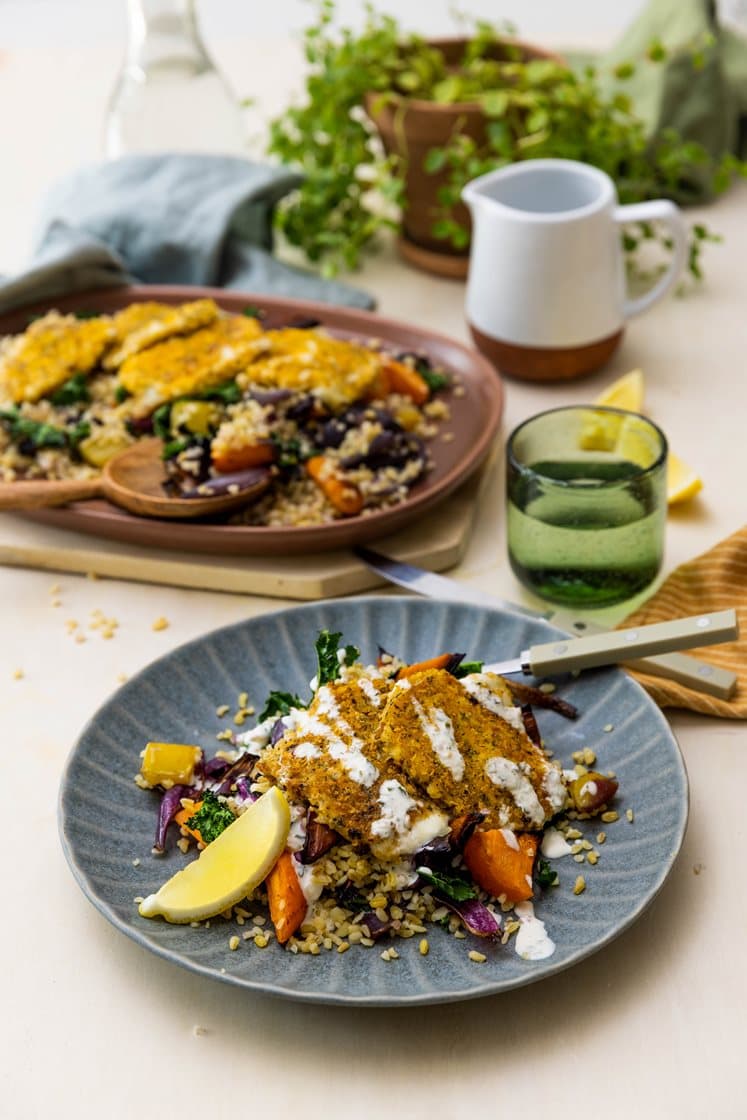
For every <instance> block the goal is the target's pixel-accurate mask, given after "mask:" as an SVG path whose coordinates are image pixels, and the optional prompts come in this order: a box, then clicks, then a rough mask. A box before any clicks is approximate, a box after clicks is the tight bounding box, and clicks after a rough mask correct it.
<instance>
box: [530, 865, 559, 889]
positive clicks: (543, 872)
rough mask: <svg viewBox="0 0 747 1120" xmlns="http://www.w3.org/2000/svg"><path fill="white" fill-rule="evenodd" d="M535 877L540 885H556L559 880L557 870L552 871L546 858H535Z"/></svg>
mask: <svg viewBox="0 0 747 1120" xmlns="http://www.w3.org/2000/svg"><path fill="white" fill-rule="evenodd" d="M535 878H536V879H537V882H538V883H539V885H540V886H541V887H556V886H557V885H558V882H559V880H558V873H557V871H553V869H552V867H550V864H549V863H548V862H547V860H546V859H540V860H537V870H536V871H535Z"/></svg>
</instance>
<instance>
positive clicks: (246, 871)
mask: <svg viewBox="0 0 747 1120" xmlns="http://www.w3.org/2000/svg"><path fill="white" fill-rule="evenodd" d="M289 828H290V810H289V808H288V802H287V801H286V799H285V797H284V795H283V794H282V793H281V792H280V790H279V789H276V788H275V787H273V788H272V789H270V790H268V791H267V793H264V794H263V795H262V796H261V797H260V798H258V800H257V801H255V802H254V803H253V804H252V805H250V806H249V808H248V809H247V810H246V812H244V813H242V815H241V816H240V817H237V818H236V820H235V821H233V823H232V824H229V826H228V828H226V829H225V830H224V831H223V832H221V834H220V836H217V837H216V838H215V840H213V842H212V844H208V846H207V847H206V848H205V849H204V851H202V852H200V855H199V857H198V858H197V859H196V860H194V861H193V862H192V863H190V864H188V865H187V866H186V867H185V868H183V869H182V870H181V871H177V873H176V875H174V876H173V877H172V878H171V879H169V880H168V882H166V883H164V885H163V886H162V887H161V889H160V890H159V891H157V892H156V894H151V895H149V896H148V897H147V898H145V899H143V901H142V902H141V903H140V905H139V907H138V910H139V912H140V914H141V916H142V917H143V918H155V917H158V916H159V915H160V916H162V917H164V918H165V919H166V921H167V922H175V923H186V922H198V921H202V920H203V919H205V918H212V917H213V916H214V915H215V914H221V913H223V911H224V910H228V908H229V907H230V906H234V905H235V904H236V903H237V902H240V901H241V899H242V898H246V896H247V895H248V894H249V893H250V892H251V891H253V890H254V888H255V887H258V886H259V884H260V883H261V882H263V880H264V879H266V878H267V875H268V874H269V872H270V871H271V870H272V868H273V867H274V865H275V863H276V861H277V859H278V858H279V856H280V855H281V854H282V852H283V851H284V849H285V842H286V840H287V839H288V830H289Z"/></svg>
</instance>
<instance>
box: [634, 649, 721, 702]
mask: <svg viewBox="0 0 747 1120" xmlns="http://www.w3.org/2000/svg"><path fill="white" fill-rule="evenodd" d="M624 665H625V668H626V669H637V670H638V671H639V672H640V673H648V675H649V676H650V677H666V678H667V679H668V680H670V681H677V683H678V684H684V685H686V686H687V687H688V688H694V689H695V690H696V691H697V692H705V693H706V695H707V696H717V697H718V698H719V699H720V700H731V698H732V696H733V695H734V693H735V692H736V688H737V681H738V678H737V674H736V673H732V672H730V671H729V670H728V669H719V667H718V665H712V664H711V663H710V661H698V659H697V658H696V657H690V656H689V655H688V654H686V653H662V654H661V655H660V656H659V657H646V658H644V659H642V660H640V661H626V662H624Z"/></svg>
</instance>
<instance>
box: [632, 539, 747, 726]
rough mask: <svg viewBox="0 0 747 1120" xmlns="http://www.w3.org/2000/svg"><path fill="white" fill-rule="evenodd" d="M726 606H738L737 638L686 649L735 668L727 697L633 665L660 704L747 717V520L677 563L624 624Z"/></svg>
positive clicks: (668, 706)
mask: <svg viewBox="0 0 747 1120" xmlns="http://www.w3.org/2000/svg"><path fill="white" fill-rule="evenodd" d="M730 607H734V608H735V609H736V612H737V616H738V618H739V625H740V629H741V634H740V637H739V638H738V639H737V640H736V641H735V642H726V643H724V644H723V645H718V646H707V647H703V648H701V649H693V650H689V651H688V652H690V653H692V654H693V656H695V657H698V658H701V659H702V660H703V661H710V662H711V664H713V665H717V666H718V667H719V668H721V669H730V670H731V671H732V672H733V673H736V674H737V676H738V678H739V683H738V685H737V690H736V692H735V693H734V696H733V697H732V698H731V700H719V699H717V698H716V697H714V696H706V695H705V693H703V692H695V691H694V690H693V689H691V688H687V687H686V686H685V685H682V684H677V683H676V682H675V681H669V680H666V679H665V678H664V677H651V676H648V675H647V674H646V673H639V672H638V671H637V670H636V671H633V670H631V674H632V676H634V677H635V678H636V680H638V681H640V683H641V684H642V685H643V687H644V688H645V689H646V691H647V692H648V693H649V695H650V696H651V697H652V699H653V700H655V701H656V703H657V704H658V705H659V707H661V708H689V709H690V710H691V711H693V712H702V713H703V714H704V715H708V716H721V717H722V718H725V719H747V525H745V526H743V528H741V529H740V530H739V531H738V532H736V533H734V534H733V535H732V536H731V537H727V538H726V540H724V541H721V543H720V544H717V545H716V546H715V548H712V549H710V551H708V552H704V553H703V555H702V556H697V557H696V558H695V559H694V560H689V561H688V562H687V563H686V564H682V565H681V567H679V568H676V569H675V570H674V571H673V572H672V574H671V575H670V576H669V577H668V578H667V579H666V580H665V581H664V583H663V584H662V585H661V587H660V588H659V590H658V591H657V592H656V594H655V595H652V597H651V598H650V599H649V600H648V601H647V602H646V603H644V604H643V606H642V607H639V608H638V610H637V611H634V613H633V614H632V615H630V616H629V617H628V618H626V619H625V622H624V623H623V624H622V625H624V626H641V625H643V624H644V623H648V622H665V621H666V620H667V619H670V618H679V617H684V616H685V615H691V614H702V613H705V612H706V611H723V610H728V609H729V608H730Z"/></svg>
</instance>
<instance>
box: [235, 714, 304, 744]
mask: <svg viewBox="0 0 747 1120" xmlns="http://www.w3.org/2000/svg"><path fill="white" fill-rule="evenodd" d="M293 711H296V709H295V708H294V709H293ZM279 718H280V717H279V716H277V715H274V716H268V717H267V719H263V720H262V722H261V723H258V724H257V726H256V727H252V729H251V730H250V731H244V732H242V734H241V735H237V736H236V742H237V743H238V744H239V745H240V746H242V747H244V748H245V750H246V753H247V754H258V753H259V752H260V751H263V750H264V749H265V747H267V746H269V744H270V734H271V732H272V729H273V727H274V726H275V724H276V723H277V721H278V719H279ZM283 718H284V719H285V717H283Z"/></svg>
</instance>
